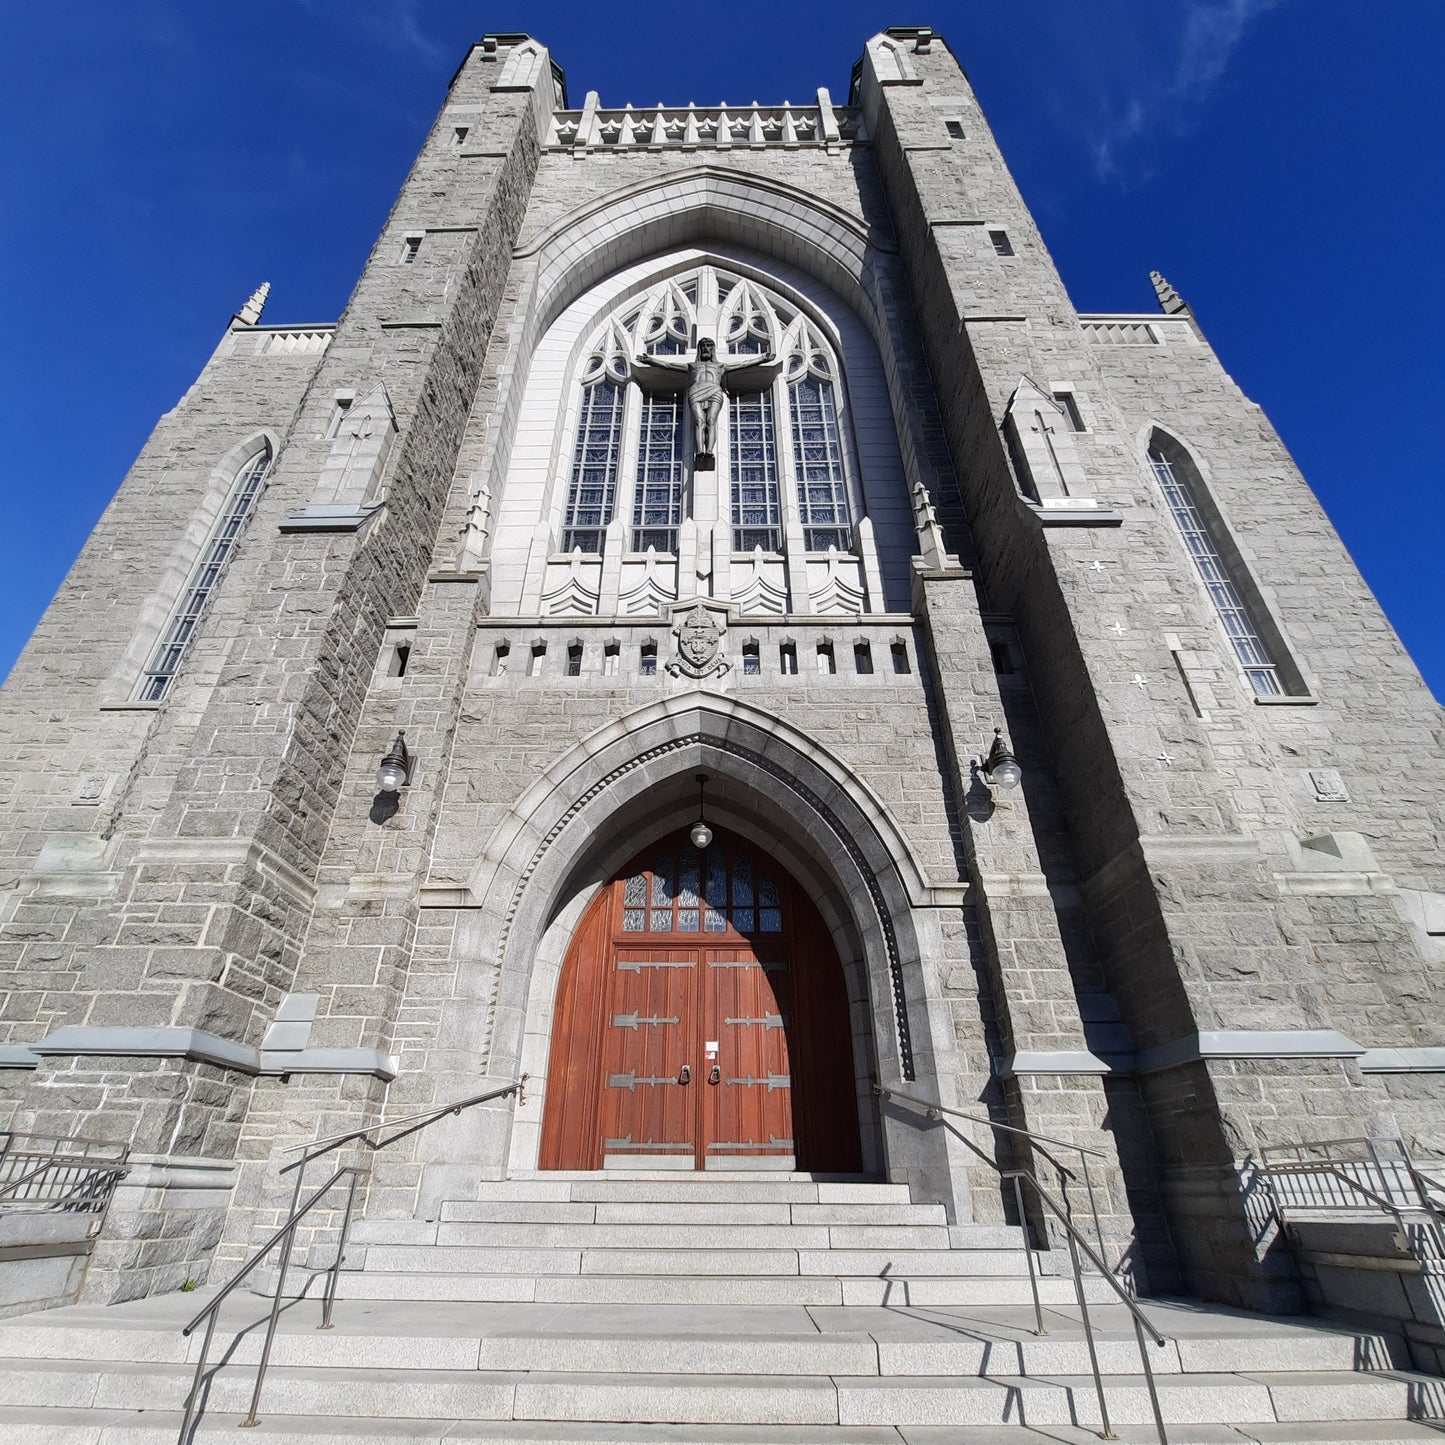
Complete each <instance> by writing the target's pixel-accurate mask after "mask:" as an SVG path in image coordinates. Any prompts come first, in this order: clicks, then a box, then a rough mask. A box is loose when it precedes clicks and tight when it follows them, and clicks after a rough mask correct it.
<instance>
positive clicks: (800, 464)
mask: <svg viewBox="0 0 1445 1445" xmlns="http://www.w3.org/2000/svg"><path fill="white" fill-rule="evenodd" d="M703 340H709V341H711V342H712V343H713V345H714V346H715V348H716V355H717V359H718V361H719V362H720V363H722V365H723V367H724V369H725V370H726V372H727V374H728V379H727V382H726V389H727V402H726V408H725V411H724V413H723V415H722V417H721V418H720V419H719V422H718V427H719V437H718V443H719V444H718V448H717V451H718V455H717V458H716V464H717V469H716V471H711V470H707V469H704V472H703V473H702V474H701V475H700V476H695V475H694V467H693V458H692V445H693V439H692V424H691V420H690V411H689V407H688V403H687V384H688V373H689V368H690V367H691V366H692V365H693V364H694V359H695V358H696V356H697V355H698V351H699V348H700V345H701V342H702V341H703ZM584 355H585V356H586V358H587V359H586V360H585V361H584V362H583V364H582V367H581V372H580V375H579V377H578V381H579V383H580V388H579V389H580V397H579V399H578V401H577V403H576V411H575V415H576V418H577V420H576V430H575V432H574V433H573V434H572V436H571V438H570V444H571V447H572V452H571V467H570V476H569V478H568V491H567V496H566V500H565V505H564V506H563V508H562V527H561V532H562V538H561V540H562V550H563V551H564V552H569V553H570V552H574V551H579V550H580V551H581V552H583V553H588V554H594V555H595V554H599V553H601V552H603V551H604V550H605V548H606V546H607V543H606V534H607V529H608V525H609V524H610V523H611V522H612V520H613V518H614V516H620V517H622V518H623V519H624V520H625V521H626V522H627V524H628V525H627V528H626V532H625V541H624V546H625V549H626V551H627V552H629V553H632V554H637V553H644V552H647V551H655V552H657V553H659V554H669V553H676V551H677V547H678V529H679V528H680V527H681V525H682V524H683V522H684V521H685V520H686V519H687V518H688V516H689V515H690V514H691V512H692V508H693V507H694V506H696V505H698V503H699V498H700V497H701V498H702V499H703V500H704V501H705V504H706V511H705V513H704V515H707V516H709V517H720V518H722V519H724V520H725V521H728V522H730V523H731V526H732V544H733V549H734V551H735V552H738V553H751V552H755V551H756V550H758V549H761V550H762V551H763V552H766V553H769V554H776V553H780V552H783V551H785V550H786V548H787V547H788V546H789V545H797V543H796V542H793V543H789V541H788V537H789V536H790V535H796V534H795V533H791V532H790V528H791V520H790V518H791V517H792V516H793V515H796V517H797V518H798V520H799V521H800V523H801V530H802V537H801V544H802V546H803V548H804V549H805V550H807V551H811V552H826V551H828V549H829V548H833V547H836V548H837V549H838V550H839V551H840V552H851V551H852V550H853V547H854V523H855V520H856V519H855V517H854V516H853V509H852V505H851V502H850V497H851V496H852V495H853V492H852V490H851V488H850V479H849V474H848V467H849V464H850V463H849V456H850V448H849V442H848V436H847V427H846V421H845V417H844V414H843V404H842V383H841V376H840V374H839V371H838V362H837V360H836V357H835V354H834V350H833V347H832V345H831V344H830V343H829V342H828V341H827V340H825V338H824V335H823V332H822V329H821V325H815V318H814V319H810V318H808V317H805V315H804V314H803V312H802V311H801V310H800V309H799V307H798V306H797V305H795V304H793V303H791V302H790V301H788V300H787V299H785V298H784V296H783V295H782V294H780V293H779V292H775V291H774V290H772V289H771V288H769V287H766V286H764V285H763V284H762V283H761V282H760V281H757V280H750V279H746V278H744V277H742V276H739V275H734V274H730V273H729V272H726V271H724V270H722V269H721V268H719V267H714V266H699V267H697V268H696V269H694V270H692V271H689V272H686V273H684V274H681V275H676V276H672V277H669V278H667V279H666V280H663V281H659V282H657V283H656V284H655V285H654V286H653V287H652V289H651V290H650V291H648V292H647V293H646V294H645V295H644V296H642V297H641V298H640V299H639V298H638V297H636V296H635V295H634V296H632V297H630V298H629V299H628V301H627V302H626V303H625V304H624V305H623V306H621V307H620V308H619V309H618V311H617V312H616V313H615V314H614V315H612V316H610V317H608V318H607V319H606V320H605V321H604V322H603V323H602V324H601V326H600V327H599V328H598V331H597V333H596V336H595V338H594V340H593V342H592V344H591V346H590V348H589V350H588V351H587V352H585V353H584ZM699 489H701V490H700V491H699ZM785 522H787V523H788V525H786V526H785ZM709 525H710V524H709Z"/></svg>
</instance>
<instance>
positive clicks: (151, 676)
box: [136, 446, 271, 702]
mask: <svg viewBox="0 0 1445 1445" xmlns="http://www.w3.org/2000/svg"><path fill="white" fill-rule="evenodd" d="M270 467H271V450H270V448H269V447H266V446H263V447H261V449H260V450H259V451H257V452H255V453H254V454H253V455H252V456H250V457H249V458H247V460H246V461H245V462H244V463H243V464H242V466H241V469H240V471H239V472H237V473H236V480H235V481H234V482H233V483H232V484H231V490H230V491H229V492H228V493H227V494H226V500H225V502H224V503H223V504H222V506H221V514H220V516H219V517H217V518H216V524H215V526H214V527H212V528H211V534H210V536H209V537H207V538H206V544H205V546H204V547H202V548H201V555H200V556H199V557H198V558H197V559H196V564H195V566H194V567H192V568H191V575H190V576H189V577H187V578H186V585H185V587H184V588H183V589H182V590H181V595H180V597H179V599H178V600H177V602H176V605H175V607H174V608H173V609H172V611H171V615H170V617H169V618H168V619H167V621H166V625H165V627H164V628H163V629H162V631H161V635H160V640H159V641H158V642H157V643H156V645H155V646H154V647H153V648H152V649H151V654H150V656H149V657H148V658H147V659H146V665H145V668H144V669H143V670H142V672H141V681H140V687H139V689H138V690H137V693H136V696H137V697H138V698H139V700H140V701H141V702H159V701H160V700H161V699H162V698H163V697H164V696H165V695H166V692H167V690H168V689H169V688H170V685H171V683H172V682H173V681H174V680H175V677H176V674H177V673H178V672H179V671H180V668H181V663H182V662H183V661H184V659H185V655H186V652H187V650H188V649H189V648H190V645H191V643H192V641H193V640H194V639H195V635H196V628H197V627H198V626H199V625H200V621H201V616H202V614H203V613H204V612H205V610H206V604H207V603H208V602H209V601H210V599H211V594H212V593H213V592H214V591H215V590H216V586H217V584H218V583H219V582H220V580H221V577H222V574H223V573H224V572H225V570H226V565H227V563H229V562H230V560H231V557H232V555H233V553H234V552H235V550H236V543H237V540H238V539H239V538H240V535H241V529H242V528H243V527H244V526H245V524H246V518H247V517H248V516H249V515H250V513H251V507H252V504H253V503H254V502H255V500H256V497H257V495H258V494H259V493H260V490H261V485H262V483H263V482H264V481H265V480H266V473H267V472H268V471H269V470H270Z"/></svg>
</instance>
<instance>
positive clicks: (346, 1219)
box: [318, 1169, 360, 1330]
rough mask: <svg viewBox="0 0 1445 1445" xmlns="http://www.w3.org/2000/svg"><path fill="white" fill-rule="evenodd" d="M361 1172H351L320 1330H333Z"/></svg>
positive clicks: (327, 1285)
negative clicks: (339, 1280)
mask: <svg viewBox="0 0 1445 1445" xmlns="http://www.w3.org/2000/svg"><path fill="white" fill-rule="evenodd" d="M359 1174H360V1170H357V1169H353V1170H352V1171H351V1184H350V1186H349V1187H348V1188H347V1191H346V1210H345V1212H344V1213H343V1214H342V1216H341V1237H340V1238H339V1239H338V1240H337V1241H336V1263H335V1264H333V1265H332V1266H331V1278H330V1279H328V1280H327V1282H326V1302H325V1304H324V1305H323V1306H322V1310H321V1324H320V1325H319V1326H318V1328H319V1329H323V1330H329V1329H330V1328H331V1307H332V1305H333V1304H335V1303H336V1280H337V1276H338V1275H339V1274H340V1273H341V1260H342V1256H343V1255H344V1254H345V1253H346V1232H347V1230H348V1229H350V1228H351V1206H352V1204H354V1203H355V1201H356V1180H357V1177H358V1175H359Z"/></svg>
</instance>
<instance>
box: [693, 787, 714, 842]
mask: <svg viewBox="0 0 1445 1445" xmlns="http://www.w3.org/2000/svg"><path fill="white" fill-rule="evenodd" d="M706 786H707V774H706V773H699V774H698V775H697V822H696V823H694V824H693V825H692V832H691V833H690V834H689V835H688V836H689V837H690V838H691V839H692V846H693V847H694V848H696V849H697V851H698V852H699V853H702V852H705V851H706V850H707V846H708V844H709V843H711V842H712V829H711V828H709V827H708V825H707V819H706V818H705V817H704V816H703V796H704V795H703V789H704V788H705V787H706Z"/></svg>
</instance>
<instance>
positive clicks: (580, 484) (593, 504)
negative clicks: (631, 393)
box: [562, 379, 623, 552]
mask: <svg viewBox="0 0 1445 1445" xmlns="http://www.w3.org/2000/svg"><path fill="white" fill-rule="evenodd" d="M622 403H623V389H622V387H621V386H619V385H618V384H617V383H616V382H615V381H612V380H608V379H604V380H601V381H595V382H593V383H592V385H590V386H586V387H583V389H582V410H581V415H580V416H579V418H578V422H577V447H576V450H575V452H574V453H573V457H572V486H571V490H570V491H569V492H568V495H567V520H566V526H565V528H564V530H563V533H562V550H563V551H565V552H571V551H572V550H574V549H580V550H581V551H583V552H600V551H601V550H602V536H603V533H604V532H605V531H606V530H607V524H608V523H609V522H610V521H611V520H612V508H613V506H614V504H615V503H616V500H617V465H618V459H619V457H620V456H621V452H622Z"/></svg>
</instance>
